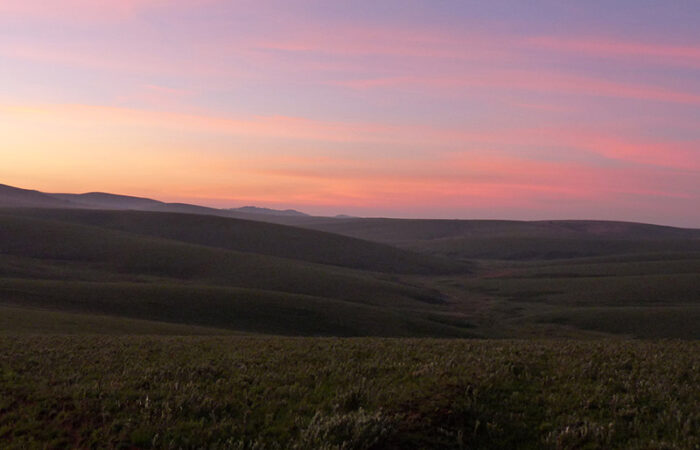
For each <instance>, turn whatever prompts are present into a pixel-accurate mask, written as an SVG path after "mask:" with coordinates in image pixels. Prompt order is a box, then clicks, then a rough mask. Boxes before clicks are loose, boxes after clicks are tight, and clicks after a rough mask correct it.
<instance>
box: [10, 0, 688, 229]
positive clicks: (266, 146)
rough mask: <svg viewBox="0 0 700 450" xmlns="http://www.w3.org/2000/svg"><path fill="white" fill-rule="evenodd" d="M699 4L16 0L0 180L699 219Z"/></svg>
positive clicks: (218, 200) (393, 209)
mask: <svg viewBox="0 0 700 450" xmlns="http://www.w3.org/2000/svg"><path fill="white" fill-rule="evenodd" d="M699 23H700V2H699V1H697V0H688V1H680V0H679V1H674V0H668V1H661V0H659V1H646V0H617V1H598V0H589V1H579V0H576V1H567V0H557V1H554V0H533V1H527V2H523V1H514V0H513V1H500V0H490V1H467V0H464V1H447V0H446V1H435V0H426V1H413V0H396V1H356V2H348V1H330V0H319V1H306V0H299V1H263V0H255V1H252V0H251V1H248V0H244V1H231V0H228V1H218V0H62V1H54V0H0V183H3V184H10V185H13V186H18V187H24V188H31V189H38V190H42V191H46V192H91V191H103V192H113V193H121V194H129V195H137V196H146V197H153V198H157V199H160V200H165V201H179V202H189V203H198V204H203V205H209V206H215V207H237V206H243V205H257V206H265V207H273V208H296V209H300V210H303V211H305V212H308V213H312V214H318V215H335V214H350V215H357V216H384V217H412V218H413V217H423V218H462V219H472V218H499V219H526V220H536V219H607V220H629V221H640V222H650V223H659V224H668V225H677V226H688V227H700V26H698V24H699Z"/></svg>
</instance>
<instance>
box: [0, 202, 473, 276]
mask: <svg viewBox="0 0 700 450" xmlns="http://www.w3.org/2000/svg"><path fill="white" fill-rule="evenodd" d="M6 212H8V213H10V214H11V215H15V216H16V215H22V216H29V217H35V218H39V219H48V220H55V221H60V222H68V223H75V224H81V225H89V226H93V227H100V228H106V229H111V230H118V231H123V232H128V233H133V234H138V235H143V236H150V237H156V238H164V239H170V240H175V241H180V242H186V243H190V244H197V245H204V246H208V247H215V248H221V249H226V250H234V251H238V252H248V253H256V254H260V255H268V256H277V257H281V258H288V259H295V260H300V261H306V262H312V263H318V264H327V265H334V266H341V267H348V268H353V269H360V270H369V271H374V272H387V273H408V274H440V273H455V272H466V271H467V270H468V266H466V265H465V264H461V263H457V262H455V261H451V260H448V259H440V258H436V257H429V256H425V255H419V254H416V253H413V252H410V251H406V250H401V249H398V248H395V247H391V246H389V245H385V244H378V243H374V242H369V241H363V240H360V239H354V238H350V237H346V236H340V235H337V234H331V233H325V232H321V231H315V230H307V229H302V228H296V227H290V226H284V225H276V224H271V223H264V222H253V221H249V220H240V219H232V218H224V217H216V216H207V215H195V214H178V213H157V212H146V211H94V210H71V209H20V210H12V211H6Z"/></svg>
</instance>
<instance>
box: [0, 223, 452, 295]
mask: <svg viewBox="0 0 700 450" xmlns="http://www.w3.org/2000/svg"><path fill="white" fill-rule="evenodd" d="M3 255H4V256H9V257H11V258H13V261H14V262H17V260H18V258H29V259H32V260H35V261H36V263H38V264H39V265H47V264H52V263H56V264H58V265H59V266H60V267H59V269H60V272H59V273H60V274H61V275H60V277H59V279H66V277H68V279H81V280H83V279H87V280H89V279H94V278H95V273H96V272H97V271H100V272H104V273H105V274H104V277H105V278H104V279H114V277H115V275H117V274H121V275H125V276H126V278H127V279H135V278H137V279H143V278H144V277H151V278H166V279H177V280H181V281H189V282H197V283H199V284H210V285H219V286H229V287H242V288H249V289H262V290H272V291H280V292H286V293H294V294H304V295H312V296H319V297H327V298H337V299H341V300H348V301H354V302H360V303H368V304H385V305H391V306H401V305H404V306H409V305H414V306H415V305H416V304H417V303H425V302H439V301H440V299H439V294H438V293H436V292H434V291H431V290H429V289H424V288H417V287H412V286H407V285H403V284H399V283H395V282H391V281H389V280H388V279H387V278H388V276H387V275H378V274H373V273H367V272H360V271H353V270H349V269H343V268H339V267H330V266H323V265H319V264H312V263H307V262H302V261H296V260H290V259H285V258H277V257H272V256H267V255H258V254H251V253H244V252H236V251H230V250H224V249H217V248H211V247H206V246H198V245H192V244H185V243H181V242H177V241H171V240H165V239H157V238H152V237H144V236H138V235H133V234H130V233H123V232H118V231H113V230H106V229H101V228H98V227H91V226H84V225H76V224H72V223H64V222H56V221H50V220H41V219H34V218H27V217H14V216H0V259H2V257H3ZM32 264H33V263H32V262H31V261H27V260H25V264H24V267H25V268H27V269H28V273H26V274H23V273H21V272H19V273H18V270H19V269H20V268H21V265H19V266H18V265H16V264H15V266H14V268H13V270H11V271H8V272H6V273H4V274H3V273H0V276H14V277H27V278H33V277H35V276H37V274H36V272H37V270H36V268H35V267H33V266H32ZM3 266H5V267H8V266H10V263H2V262H0V268H2V267H3ZM66 269H72V274H73V275H76V276H77V277H76V278H72V277H71V276H70V275H71V274H69V273H68V272H67V271H66ZM83 269H85V270H86V271H87V272H88V274H87V276H86V277H82V276H81V275H80V272H81V271H82V270H83ZM51 272H52V271H49V272H48V273H49V275H48V276H49V277H51V276H52V275H51ZM39 276H41V275H39ZM41 277H43V276H41ZM382 278H384V279H382Z"/></svg>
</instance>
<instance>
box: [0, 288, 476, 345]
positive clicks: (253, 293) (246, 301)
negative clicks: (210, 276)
mask: <svg viewBox="0 0 700 450" xmlns="http://www.w3.org/2000/svg"><path fill="white" fill-rule="evenodd" d="M0 304H5V305H12V306H17V307H33V308H44V309H50V310H57V311H69V312H76V313H84V314H100V315H113V316H123V317H129V318H134V319H144V320H154V321H161V322H170V323H181V324H188V325H199V326H207V327H218V328H223V329H229V330H238V331H244V332H255V333H267V334H282V335H312V336H318V335H321V336H332V335H335V336H443V337H468V336H472V335H473V334H472V333H470V332H468V331H467V330H465V329H464V328H463V327H460V326H459V323H460V322H458V321H455V323H444V321H441V320H434V319H431V318H430V317H425V315H423V314H417V313H412V312H410V311H401V310H399V311H397V310H393V309H384V308H379V307H375V306H371V305H363V304H356V303H351V302H346V301H339V300H333V299H329V298H319V297H311V296H303V295H293V294H285V293H280V292H273V291H261V290H251V289H240V288H223V287H212V286H201V285H184V284H157V283H126V282H117V283H108V282H76V281H54V280H23V279H3V280H0Z"/></svg>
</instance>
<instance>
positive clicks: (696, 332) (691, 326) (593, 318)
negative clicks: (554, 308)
mask: <svg viewBox="0 0 700 450" xmlns="http://www.w3.org/2000/svg"><path fill="white" fill-rule="evenodd" d="M537 320H538V321H539V322H542V323H556V324H562V325H568V326H574V327H577V328H581V329H584V330H593V331H601V332H605V333H612V334H620V335H626V336H630V337H636V338H644V339H661V338H676V339H700V326H698V324H700V305H697V306H675V307H674V306H669V307H663V306H651V307H646V308H645V307H633V308H629V307H628V308H577V309H569V310H566V311H564V312H559V313H549V314H544V315H542V316H539V317H538V318H537Z"/></svg>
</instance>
